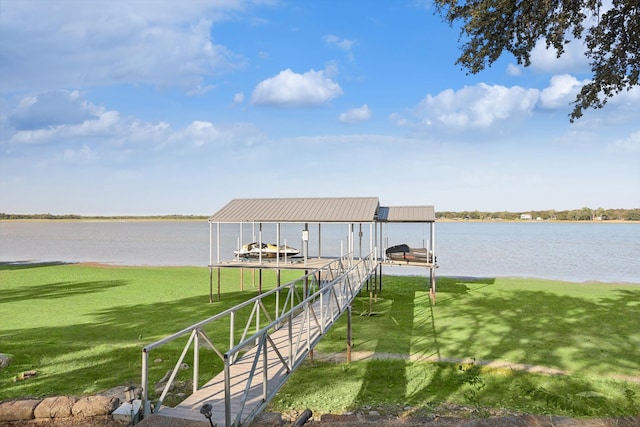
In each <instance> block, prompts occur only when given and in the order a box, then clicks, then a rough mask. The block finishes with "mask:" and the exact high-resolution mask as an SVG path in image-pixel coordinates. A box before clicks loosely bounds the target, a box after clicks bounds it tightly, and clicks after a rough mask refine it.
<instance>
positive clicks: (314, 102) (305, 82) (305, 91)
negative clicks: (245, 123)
mask: <svg viewBox="0 0 640 427" xmlns="http://www.w3.org/2000/svg"><path fill="white" fill-rule="evenodd" d="M342 93H343V92H342V88H341V87H340V85H339V84H338V83H336V82H334V81H333V80H331V79H330V78H328V77H327V76H326V74H325V72H324V71H315V70H310V71H307V72H306V73H304V74H298V73H294V72H293V71H291V70H290V69H286V70H284V71H281V72H280V73H279V74H278V75H277V76H274V77H271V78H268V79H266V80H263V81H262V82H260V83H259V84H258V85H257V86H256V88H255V89H254V91H253V95H252V97H251V102H253V103H254V104H256V105H275V106H279V107H308V106H318V105H322V104H324V103H325V102H327V101H330V100H332V99H334V98H336V97H338V96H341V95H342Z"/></svg>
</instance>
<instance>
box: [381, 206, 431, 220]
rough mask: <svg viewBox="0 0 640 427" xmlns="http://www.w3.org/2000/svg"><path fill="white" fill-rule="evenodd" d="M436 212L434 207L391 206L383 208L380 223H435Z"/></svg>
mask: <svg viewBox="0 0 640 427" xmlns="http://www.w3.org/2000/svg"><path fill="white" fill-rule="evenodd" d="M435 220H436V212H435V209H434V207H433V206H391V207H388V208H387V207H381V208H380V210H379V211H378V221H381V222H434V221H435Z"/></svg>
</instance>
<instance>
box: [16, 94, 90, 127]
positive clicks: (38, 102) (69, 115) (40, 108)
mask: <svg viewBox="0 0 640 427" xmlns="http://www.w3.org/2000/svg"><path fill="white" fill-rule="evenodd" d="M99 113H100V108H98V107H96V106H95V105H92V104H90V103H88V102H86V101H85V100H84V99H82V97H81V95H80V93H79V92H77V91H73V92H71V91H66V90H58V91H50V92H43V93H39V94H37V95H30V96H26V97H23V98H22V99H20V100H19V102H18V105H17V106H16V108H15V109H14V110H13V111H12V112H11V113H10V114H9V115H8V121H9V123H10V124H11V125H12V126H13V127H14V128H15V129H18V130H35V129H47V128H49V127H52V126H56V125H61V124H78V123H82V122H83V121H85V120H88V119H90V118H94V117H96V116H97V115H98V114H99Z"/></svg>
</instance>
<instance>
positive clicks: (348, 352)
mask: <svg viewBox="0 0 640 427" xmlns="http://www.w3.org/2000/svg"><path fill="white" fill-rule="evenodd" d="M347 363H351V304H349V307H347Z"/></svg>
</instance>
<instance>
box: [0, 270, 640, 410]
mask: <svg viewBox="0 0 640 427" xmlns="http://www.w3.org/2000/svg"><path fill="white" fill-rule="evenodd" d="M296 274H299V273H289V274H288V275H285V274H284V273H283V280H285V279H292V278H294V277H295V276H296ZM244 279H245V285H244V291H243V292H241V291H240V287H239V285H238V283H239V273H238V272H237V271H234V270H226V271H223V277H222V284H223V286H222V292H223V295H222V300H221V301H220V302H214V303H213V304H210V303H209V271H208V269H206V268H186V267H180V268H174V267H162V268H160V267H101V266H88V265H37V264H36V265H27V266H20V267H17V266H11V265H6V264H5V265H0V319H1V321H0V353H7V354H10V355H12V357H13V363H12V364H11V366H9V367H8V368H3V369H1V370H0V400H2V399H8V398H15V397H25V396H34V397H41V396H50V395H61V394H69V395H83V394H91V393H95V392H99V391H101V390H104V389H108V388H110V387H114V386H117V385H124V384H131V383H139V382H140V360H141V348H142V347H143V346H144V345H146V344H149V343H151V342H154V341H156V340H158V339H160V338H163V337H165V336H166V335H168V334H170V333H173V332H176V331H178V330H180V329H182V328H183V327H186V326H188V325H190V324H192V323H195V322H196V321H199V320H202V319H204V318H207V317H209V316H212V315H214V314H216V313H219V312H220V311H222V310H224V309H226V308H228V307H231V306H233V305H236V304H238V303H240V302H242V301H244V300H246V299H249V298H251V297H253V296H254V295H256V293H257V287H256V286H254V285H253V284H252V278H251V273H250V272H245V277H244ZM263 283H264V289H268V288H270V287H273V286H274V284H275V276H274V274H273V273H272V272H265V273H264V275H263ZM353 307H354V316H353V343H354V348H353V350H354V351H355V352H375V353H377V354H378V355H388V356H389V357H391V356H394V355H404V356H409V355H411V357H412V358H415V359H420V360H403V359H393V358H388V359H386V360H372V359H367V360H363V361H357V362H355V361H354V362H352V363H351V364H349V365H347V364H343V363H338V364H336V363H326V362H325V363H321V362H307V363H305V364H304V365H303V367H302V368H301V369H300V370H299V371H297V372H296V373H295V374H294V375H293V377H292V378H291V379H290V380H289V382H288V383H287V384H286V385H285V387H284V388H283V390H282V391H281V392H280V393H279V394H278V396H277V397H276V399H275V400H274V401H273V402H272V407H273V409H277V410H288V409H291V408H311V409H312V410H314V411H316V412H341V411H345V410H350V409H353V408H357V407H359V406H363V405H411V406H415V407H418V408H422V409H424V410H428V409H429V408H430V407H432V405H434V404H437V403H441V402H447V401H450V402H458V403H464V404H467V405H476V406H500V407H508V408H512V409H514V410H522V411H530V412H536V413H555V414H566V415H575V416H589V415H602V414H605V415H609V414H634V413H635V414H637V413H640V383H638V382H637V381H638V378H637V376H639V375H640V374H639V372H640V285H625V284H575V283H565V282H557V281H547V280H538V279H500V278H498V279H492V278H487V279H474V278H462V279H453V278H438V301H437V304H436V305H435V306H432V305H431V304H430V301H429V298H428V292H427V285H426V280H425V279H424V278H419V277H385V278H384V288H383V291H382V294H381V295H380V296H379V297H378V299H377V301H376V302H375V303H374V305H373V313H369V300H368V296H366V295H363V296H362V297H360V298H358V300H356V301H355V303H354V306H353ZM369 314H372V315H369ZM345 325H346V321H345V319H344V318H343V319H341V320H340V321H339V322H338V323H337V324H336V325H335V326H334V327H333V328H332V329H331V330H330V332H329V333H328V334H327V336H326V337H324V338H323V339H322V341H321V342H320V344H319V346H318V347H317V350H316V352H320V353H328V352H342V351H344V348H345V337H346V326H345ZM211 333H212V334H215V333H218V332H216V331H212V332H211ZM220 333H221V334H224V332H220ZM180 350H181V347H180V346H179V345H176V346H174V347H170V348H169V349H167V350H166V351H165V353H161V354H160V356H161V358H162V359H167V360H168V362H167V364H160V365H158V366H153V367H152V375H159V376H162V374H163V373H164V372H165V371H166V370H167V369H169V368H171V367H172V365H173V363H175V360H176V358H177V356H176V355H177V354H179V352H180ZM153 357H157V356H153ZM437 358H440V359H443V360H450V363H443V362H440V363H436V362H433V361H432V360H435V359H437ZM458 359H476V360H477V361H503V362H510V363H518V364H527V365H538V366H543V367H548V368H554V369H559V370H562V371H566V372H568V373H569V375H564V376H550V375H539V374H532V373H527V372H520V371H514V370H511V369H508V368H499V369H498V368H488V367H481V366H480V365H473V364H469V363H462V362H460V361H458ZM212 360H215V358H213V359H212ZM218 365H219V364H218V363H212V364H211V369H212V370H215V369H219V366H218ZM32 369H33V370H36V371H37V372H38V375H37V376H35V377H32V378H29V379H27V380H25V381H15V379H16V377H17V376H19V375H20V374H21V373H22V372H25V371H28V370H32ZM211 374H212V373H211V372H206V371H205V372H202V373H201V375H202V377H203V379H204V378H205V377H206V376H207V375H211ZM625 377H635V380H636V381H635V382H634V381H632V380H631V379H630V378H626V379H625Z"/></svg>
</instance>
